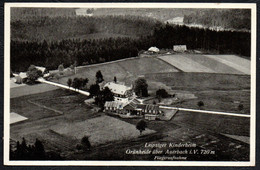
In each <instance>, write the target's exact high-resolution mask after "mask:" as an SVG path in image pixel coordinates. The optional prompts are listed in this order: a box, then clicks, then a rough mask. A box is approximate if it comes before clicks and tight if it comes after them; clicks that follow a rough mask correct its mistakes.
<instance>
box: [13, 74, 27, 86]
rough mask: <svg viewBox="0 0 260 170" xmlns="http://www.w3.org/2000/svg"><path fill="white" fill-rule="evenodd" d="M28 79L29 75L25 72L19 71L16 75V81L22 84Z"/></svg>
mask: <svg viewBox="0 0 260 170" xmlns="http://www.w3.org/2000/svg"><path fill="white" fill-rule="evenodd" d="M26 80H27V75H26V73H25V72H21V73H19V74H18V75H17V76H15V79H14V82H15V83H17V84H22V83H24V82H25V81H26Z"/></svg>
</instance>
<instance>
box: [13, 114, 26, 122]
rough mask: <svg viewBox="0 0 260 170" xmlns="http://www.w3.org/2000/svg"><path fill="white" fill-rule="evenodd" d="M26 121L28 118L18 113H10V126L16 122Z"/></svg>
mask: <svg viewBox="0 0 260 170" xmlns="http://www.w3.org/2000/svg"><path fill="white" fill-rule="evenodd" d="M24 120H27V118H26V117H24V116H21V115H19V114H17V113H14V112H11V113H10V124H13V123H16V122H21V121H24Z"/></svg>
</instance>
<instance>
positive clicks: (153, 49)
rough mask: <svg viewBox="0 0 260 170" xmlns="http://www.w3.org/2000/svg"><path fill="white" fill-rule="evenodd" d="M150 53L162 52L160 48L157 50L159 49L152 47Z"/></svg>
mask: <svg viewBox="0 0 260 170" xmlns="http://www.w3.org/2000/svg"><path fill="white" fill-rule="evenodd" d="M148 51H149V52H154V53H158V52H159V51H160V50H159V48H157V47H150V48H149V49H148Z"/></svg>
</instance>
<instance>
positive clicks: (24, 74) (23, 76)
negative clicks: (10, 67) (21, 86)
mask: <svg viewBox="0 0 260 170" xmlns="http://www.w3.org/2000/svg"><path fill="white" fill-rule="evenodd" d="M19 76H20V77H21V78H22V79H24V78H27V74H26V73H25V72H20V73H19Z"/></svg>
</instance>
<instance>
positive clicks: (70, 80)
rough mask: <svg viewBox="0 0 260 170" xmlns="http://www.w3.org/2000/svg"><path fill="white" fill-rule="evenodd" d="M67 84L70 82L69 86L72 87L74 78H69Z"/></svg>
mask: <svg viewBox="0 0 260 170" xmlns="http://www.w3.org/2000/svg"><path fill="white" fill-rule="evenodd" d="M67 84H68V86H69V88H70V87H71V85H72V79H71V78H69V79H68V81H67Z"/></svg>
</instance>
